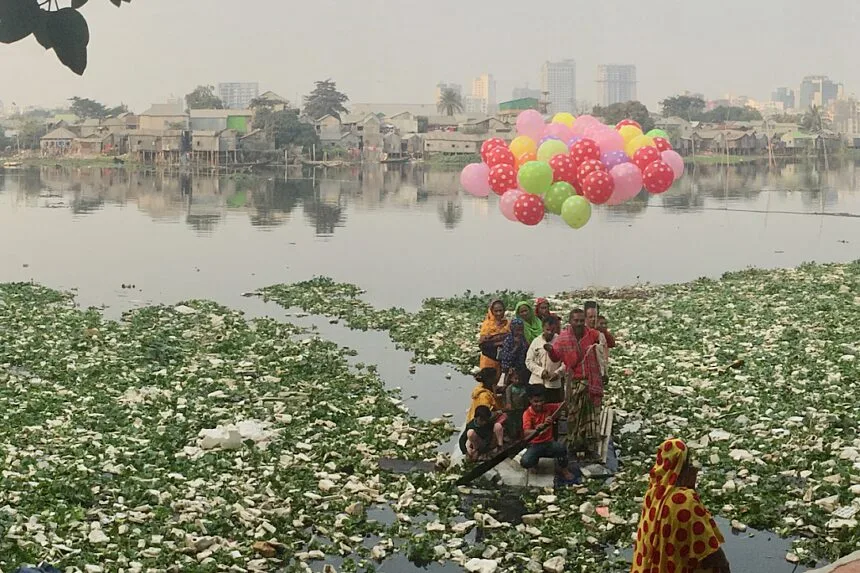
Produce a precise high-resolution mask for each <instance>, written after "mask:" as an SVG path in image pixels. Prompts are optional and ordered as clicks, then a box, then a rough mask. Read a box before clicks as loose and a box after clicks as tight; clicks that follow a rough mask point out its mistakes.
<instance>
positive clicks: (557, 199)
mask: <svg viewBox="0 0 860 573" xmlns="http://www.w3.org/2000/svg"><path fill="white" fill-rule="evenodd" d="M573 195H576V191H574V189H573V185H571V184H570V183H568V182H567V181H559V182H557V183H553V184H552V187H550V188H549V191H547V192H546V197H544V198H543V204H544V207H546V210H547V211H549V212H550V213H555V214H556V215H561V207H562V205H564V202H565V201H566V200H567V199H569V198H570V197H571V196H573Z"/></svg>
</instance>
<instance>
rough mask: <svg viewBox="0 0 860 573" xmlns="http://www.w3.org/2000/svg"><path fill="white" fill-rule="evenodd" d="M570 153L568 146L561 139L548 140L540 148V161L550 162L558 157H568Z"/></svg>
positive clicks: (538, 155)
mask: <svg viewBox="0 0 860 573" xmlns="http://www.w3.org/2000/svg"><path fill="white" fill-rule="evenodd" d="M568 153H570V149H568V147H567V144H566V143H565V142H563V141H561V140H559V139H547V140H546V141H544V142H543V143H541V144H540V147H538V152H537V158H538V161H549V160H550V159H552V158H553V157H555V156H556V155H567V154H568Z"/></svg>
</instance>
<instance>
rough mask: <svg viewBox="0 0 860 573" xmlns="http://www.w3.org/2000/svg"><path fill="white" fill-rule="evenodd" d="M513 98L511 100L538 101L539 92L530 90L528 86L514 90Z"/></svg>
mask: <svg viewBox="0 0 860 573" xmlns="http://www.w3.org/2000/svg"><path fill="white" fill-rule="evenodd" d="M512 95H513V97H512V98H511V99H525V98H533V99H536V100H539V99H540V98H541V93H540V90H537V89H535V90H533V89H531V88H530V87H529V86H528V84H526V85H525V86H523V87H521V88H514V92H513V94H512Z"/></svg>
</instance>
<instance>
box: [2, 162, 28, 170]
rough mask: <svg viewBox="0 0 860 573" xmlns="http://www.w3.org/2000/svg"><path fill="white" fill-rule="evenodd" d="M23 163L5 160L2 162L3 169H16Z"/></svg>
mask: <svg viewBox="0 0 860 573" xmlns="http://www.w3.org/2000/svg"><path fill="white" fill-rule="evenodd" d="M22 165H24V164H23V163H21V162H20V161H7V162H5V163H4V164H3V169H18V168H19V167H21V166H22Z"/></svg>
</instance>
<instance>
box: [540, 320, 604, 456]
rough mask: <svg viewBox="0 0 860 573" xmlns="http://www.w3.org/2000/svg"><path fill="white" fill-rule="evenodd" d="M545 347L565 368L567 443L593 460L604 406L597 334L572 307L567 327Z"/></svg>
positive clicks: (553, 358) (599, 347)
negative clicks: (601, 409) (601, 411)
mask: <svg viewBox="0 0 860 573" xmlns="http://www.w3.org/2000/svg"><path fill="white" fill-rule="evenodd" d="M545 348H546V351H547V353H548V354H549V356H550V358H551V359H552V360H555V361H556V362H564V365H565V367H566V372H567V385H566V387H565V395H566V396H567V402H568V412H567V430H568V434H567V440H568V443H569V445H570V446H571V447H572V448H573V449H577V450H584V451H585V452H586V454H587V456H588V457H596V456H597V450H598V442H599V441H600V440H601V438H602V437H601V436H600V431H599V428H598V426H599V422H600V407H601V405H602V403H603V376H602V373H601V371H600V364H599V361H598V354H599V352H600V351H601V344H600V333H599V332H598V331H596V330H593V329H591V328H588V327H587V326H586V325H585V312H584V311H583V310H582V309H580V308H575V309H573V310H572V311H570V326H568V327H567V328H566V329H564V331H562V333H561V335H560V336H557V337H556V338H555V340H553V343H552V344H547V345H546V347H545Z"/></svg>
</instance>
